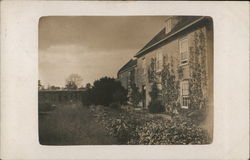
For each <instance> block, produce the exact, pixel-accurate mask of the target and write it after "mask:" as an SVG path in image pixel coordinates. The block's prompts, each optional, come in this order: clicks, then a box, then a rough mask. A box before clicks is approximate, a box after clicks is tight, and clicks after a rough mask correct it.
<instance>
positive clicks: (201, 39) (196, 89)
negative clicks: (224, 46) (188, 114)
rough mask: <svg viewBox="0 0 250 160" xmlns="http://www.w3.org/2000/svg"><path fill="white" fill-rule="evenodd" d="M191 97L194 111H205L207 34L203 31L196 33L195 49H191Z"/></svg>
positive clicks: (191, 105)
mask: <svg viewBox="0 0 250 160" xmlns="http://www.w3.org/2000/svg"><path fill="white" fill-rule="evenodd" d="M190 68H191V75H190V79H189V95H190V96H189V97H190V107H191V108H192V109H194V110H197V109H205V106H206V103H207V97H206V96H205V90H206V87H207V82H206V79H207V77H206V52H205V34H204V32H203V31H202V30H199V31H197V32H195V33H194V47H190Z"/></svg>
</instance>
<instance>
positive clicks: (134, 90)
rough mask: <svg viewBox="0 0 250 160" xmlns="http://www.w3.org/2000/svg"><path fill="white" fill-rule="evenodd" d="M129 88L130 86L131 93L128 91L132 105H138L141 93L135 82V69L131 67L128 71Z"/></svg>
mask: <svg viewBox="0 0 250 160" xmlns="http://www.w3.org/2000/svg"><path fill="white" fill-rule="evenodd" d="M129 78H130V82H129V85H130V88H131V93H130V101H131V102H132V104H133V105H138V104H139V102H140V101H141V99H142V95H141V93H140V91H139V88H138V87H137V86H136V84H135V70H134V69H133V70H132V71H131V73H130V77H129Z"/></svg>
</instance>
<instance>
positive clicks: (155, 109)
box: [148, 100, 165, 113]
mask: <svg viewBox="0 0 250 160" xmlns="http://www.w3.org/2000/svg"><path fill="white" fill-rule="evenodd" d="M148 109H149V112H150V113H162V112H165V107H164V106H163V105H162V104H161V101H159V100H154V101H151V102H150V103H149V106H148Z"/></svg>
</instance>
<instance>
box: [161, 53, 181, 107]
mask: <svg viewBox="0 0 250 160" xmlns="http://www.w3.org/2000/svg"><path fill="white" fill-rule="evenodd" d="M173 68H174V67H173V58H172V57H171V62H170V63H167V58H166V57H164V58H163V69H162V71H161V79H162V81H161V84H162V99H163V102H164V105H165V106H166V107H167V109H168V111H169V112H171V110H172V109H173V108H177V107H178V106H179V103H178V97H179V81H178V80H177V79H176V76H175V74H174V70H173Z"/></svg>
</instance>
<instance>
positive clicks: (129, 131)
mask: <svg viewBox="0 0 250 160" xmlns="http://www.w3.org/2000/svg"><path fill="white" fill-rule="evenodd" d="M90 110H91V112H92V113H93V115H94V116H95V117H96V118H95V119H96V121H97V122H98V123H100V124H101V125H102V126H103V127H105V128H106V129H107V131H108V134H109V135H111V136H113V137H116V138H117V140H118V141H119V143H120V144H131V145H133V144H158V145H167V144H208V143H209V141H210V140H209V136H208V133H207V131H206V130H204V129H202V128H200V127H199V126H197V125H196V124H194V123H192V121H191V120H189V119H187V118H185V117H181V116H175V117H170V118H169V117H167V116H165V115H164V114H156V115H155V114H149V113H148V112H147V111H136V110H124V109H121V110H114V109H110V108H108V107H104V106H90Z"/></svg>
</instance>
